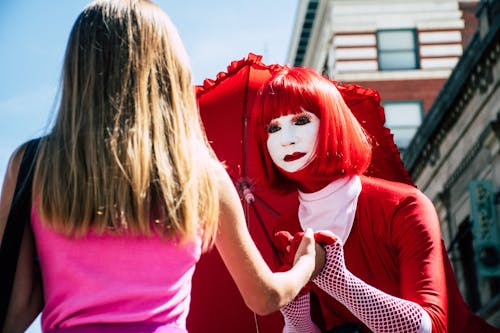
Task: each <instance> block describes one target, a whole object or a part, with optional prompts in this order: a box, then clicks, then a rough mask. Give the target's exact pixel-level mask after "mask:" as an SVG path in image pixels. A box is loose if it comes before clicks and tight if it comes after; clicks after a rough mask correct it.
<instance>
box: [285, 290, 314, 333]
mask: <svg viewBox="0 0 500 333" xmlns="http://www.w3.org/2000/svg"><path fill="white" fill-rule="evenodd" d="M310 297H311V296H310V293H309V292H307V293H304V294H299V295H298V296H297V297H296V298H295V299H294V300H293V301H292V302H290V303H288V304H287V305H285V306H284V307H282V308H281V309H280V311H281V314H283V318H284V320H285V326H284V327H283V333H320V332H321V331H320V329H319V328H318V327H317V326H316V324H314V322H313V321H312V319H311V303H310Z"/></svg>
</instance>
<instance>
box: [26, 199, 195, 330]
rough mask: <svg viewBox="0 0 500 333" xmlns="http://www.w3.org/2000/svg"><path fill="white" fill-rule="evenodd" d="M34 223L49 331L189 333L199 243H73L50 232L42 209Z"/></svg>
mask: <svg viewBox="0 0 500 333" xmlns="http://www.w3.org/2000/svg"><path fill="white" fill-rule="evenodd" d="M31 217H32V225H33V232H34V235H35V240H36V245H37V249H38V255H39V260H40V267H41V270H42V276H43V287H44V293H45V308H44V310H43V313H42V329H43V331H44V332H49V331H53V330H55V331H58V330H57V329H60V328H69V327H77V326H80V327H85V326H87V325H89V326H88V327H91V326H93V325H95V324H100V325H102V324H104V325H106V324H119V325H120V326H121V327H122V328H124V327H126V326H127V325H131V327H134V328H133V329H132V330H137V329H138V327H137V325H139V326H140V325H144V329H145V330H147V331H150V332H186V317H187V314H188V311H189V303H190V293H191V278H192V276H193V272H194V269H195V265H196V262H197V261H198V259H199V257H200V254H201V239H200V238H199V237H198V238H197V239H196V240H194V241H192V242H190V243H185V244H182V245H180V244H179V243H178V242H176V241H175V240H162V239H161V238H159V237H156V236H155V237H146V236H140V237H137V236H131V235H125V236H124V235H121V236H113V235H109V234H107V235H102V236H99V235H97V234H95V233H94V232H90V233H89V234H88V235H87V236H85V237H81V238H68V237H66V236H64V235H61V234H59V233H56V232H54V231H53V230H52V229H50V228H47V227H45V226H43V225H42V223H41V220H40V217H39V216H38V215H37V213H36V211H35V209H32V212H31ZM82 325H85V326H82ZM148 327H150V328H153V327H154V329H148ZM63 331H64V332H66V330H63ZM91 331H94V332H97V331H99V329H98V328H97V330H91ZM122 331H125V329H123V330H122ZM68 332H70V331H68Z"/></svg>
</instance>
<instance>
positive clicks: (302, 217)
mask: <svg viewBox="0 0 500 333" xmlns="http://www.w3.org/2000/svg"><path fill="white" fill-rule="evenodd" d="M360 192H361V180H360V179H359V177H358V176H352V177H344V178H340V179H337V180H335V181H333V182H331V183H330V184H328V185H327V186H325V187H324V188H322V189H321V190H319V191H317V192H313V193H304V192H301V191H299V202H300V205H299V222H300V225H301V226H302V229H303V230H305V229H306V228H312V229H313V230H314V231H320V230H327V231H331V232H333V233H334V234H335V235H336V236H338V237H339V238H340V239H341V240H342V242H343V244H345V242H346V240H347V237H348V236H349V233H350V232H351V228H352V224H353V222H354V215H355V213H356V205H357V203H358V196H359V193H360Z"/></svg>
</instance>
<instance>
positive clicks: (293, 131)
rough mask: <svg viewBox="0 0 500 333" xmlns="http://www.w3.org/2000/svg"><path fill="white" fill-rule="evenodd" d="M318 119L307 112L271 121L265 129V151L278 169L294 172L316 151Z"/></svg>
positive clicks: (304, 164) (307, 161)
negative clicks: (266, 133) (266, 134)
mask: <svg viewBox="0 0 500 333" xmlns="http://www.w3.org/2000/svg"><path fill="white" fill-rule="evenodd" d="M318 130H319V118H318V117H317V116H316V115H315V114H313V113H311V112H308V111H303V112H301V113H297V114H289V115H286V116H281V117H278V118H275V119H273V120H272V121H271V122H270V123H269V126H268V128H267V132H268V138H267V150H268V151H269V155H270V156H271V159H272V161H273V162H274V164H276V166H278V167H279V168H281V169H283V170H285V171H288V172H295V171H297V170H300V169H301V168H303V167H305V166H306V165H307V163H309V161H310V160H311V157H312V156H313V154H314V151H315V149H316V141H317V138H318Z"/></svg>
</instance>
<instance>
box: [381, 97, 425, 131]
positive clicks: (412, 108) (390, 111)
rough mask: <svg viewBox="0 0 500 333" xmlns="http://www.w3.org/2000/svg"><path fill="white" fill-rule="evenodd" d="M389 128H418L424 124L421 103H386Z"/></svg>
mask: <svg viewBox="0 0 500 333" xmlns="http://www.w3.org/2000/svg"><path fill="white" fill-rule="evenodd" d="M384 109H385V123H386V125H387V126H418V125H420V123H421V122H422V105H421V104H420V102H402V103H401V102H387V103H384Z"/></svg>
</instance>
